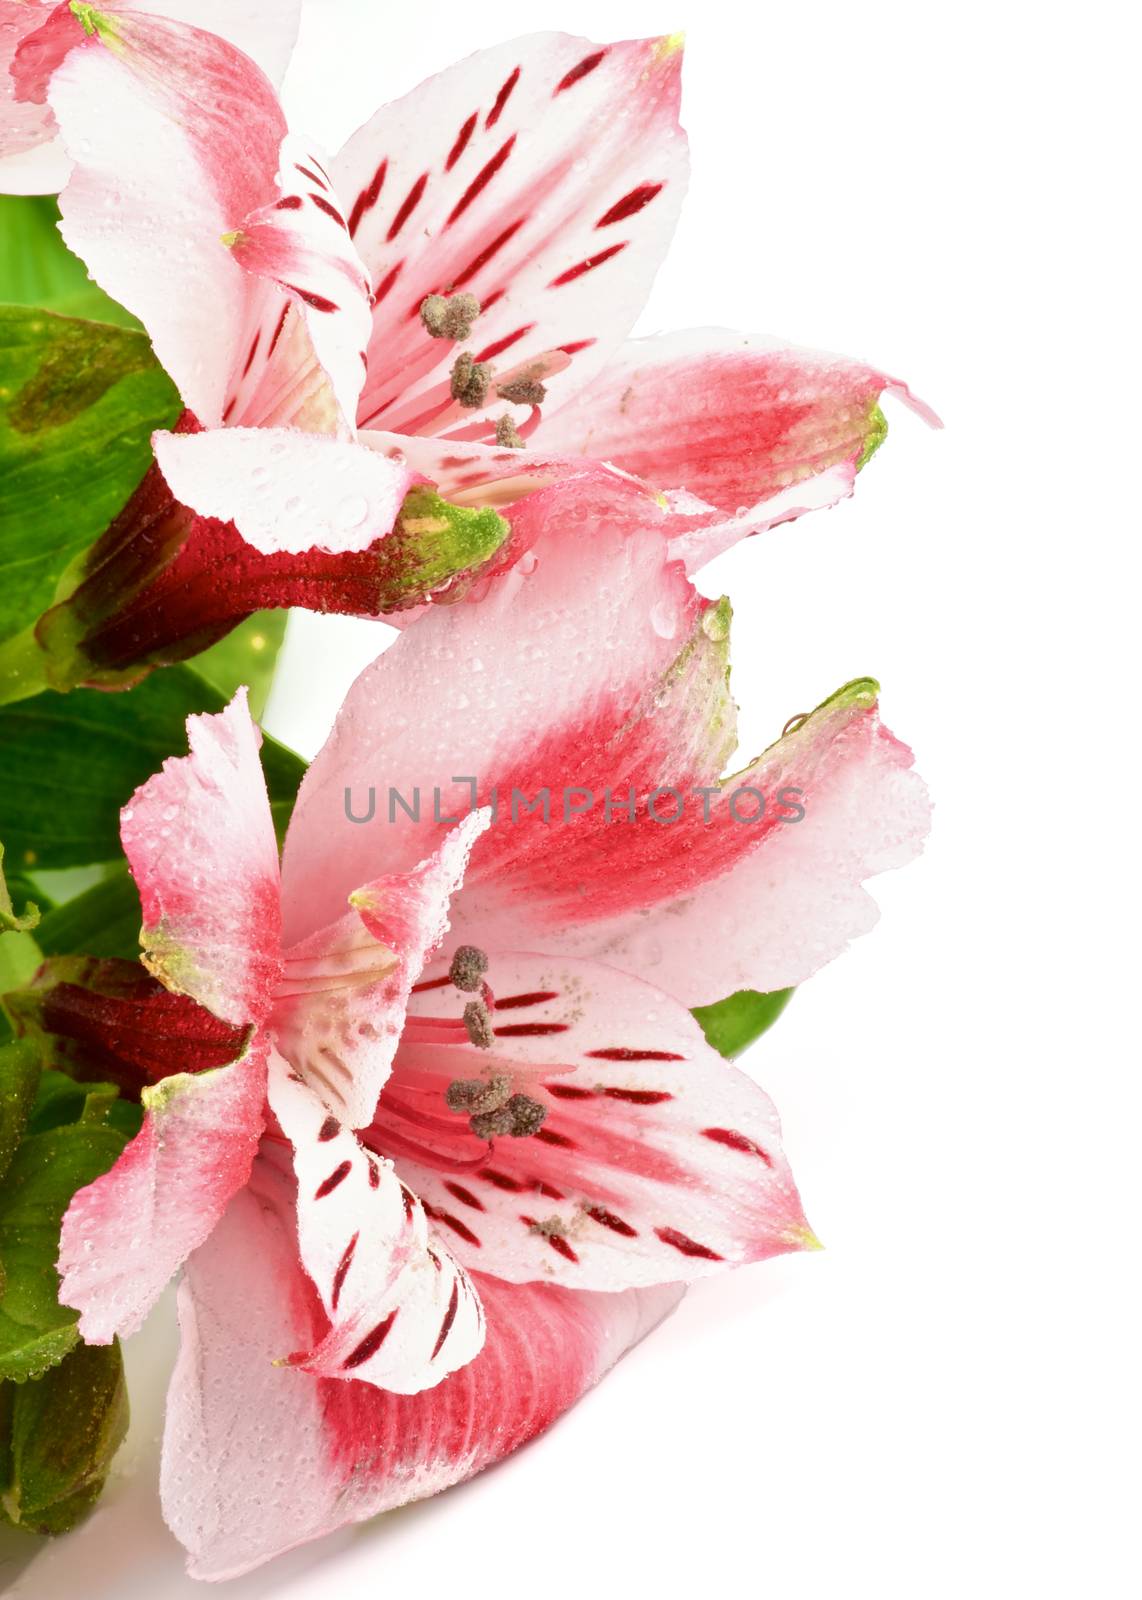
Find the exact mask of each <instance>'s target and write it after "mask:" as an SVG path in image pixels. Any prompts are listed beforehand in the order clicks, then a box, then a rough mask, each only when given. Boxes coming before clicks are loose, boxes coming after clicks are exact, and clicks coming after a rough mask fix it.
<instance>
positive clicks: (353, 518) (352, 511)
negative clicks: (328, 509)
mask: <svg viewBox="0 0 1142 1600" xmlns="http://www.w3.org/2000/svg"><path fill="white" fill-rule="evenodd" d="M368 515H369V502H368V501H367V500H366V499H365V496H364V495H363V494H351V495H349V497H348V498H347V499H345V500H342V502H341V504H340V505H339V506H338V507H337V526H338V527H339V528H345V529H349V528H359V527H360V526H361V524H362V522H364V520H365V518H366V517H367V516H368Z"/></svg>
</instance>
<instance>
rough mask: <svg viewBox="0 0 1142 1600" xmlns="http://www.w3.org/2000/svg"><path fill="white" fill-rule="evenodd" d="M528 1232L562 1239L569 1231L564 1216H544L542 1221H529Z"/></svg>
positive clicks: (546, 1237)
mask: <svg viewBox="0 0 1142 1600" xmlns="http://www.w3.org/2000/svg"><path fill="white" fill-rule="evenodd" d="M527 1231H528V1233H541V1234H542V1235H543V1237H544V1238H545V1239H562V1238H564V1237H565V1236H566V1233H567V1224H566V1223H565V1222H564V1220H563V1218H562V1217H544V1219H543V1221H542V1222H529V1223H528V1226H527Z"/></svg>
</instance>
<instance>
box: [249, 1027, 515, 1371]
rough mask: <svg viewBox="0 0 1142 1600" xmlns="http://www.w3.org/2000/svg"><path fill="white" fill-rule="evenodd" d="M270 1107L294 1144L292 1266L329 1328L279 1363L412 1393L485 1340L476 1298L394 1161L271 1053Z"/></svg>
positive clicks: (287, 1353) (460, 1361)
mask: <svg viewBox="0 0 1142 1600" xmlns="http://www.w3.org/2000/svg"><path fill="white" fill-rule="evenodd" d="M269 1098H270V1107H271V1109H272V1111H273V1113H274V1115H275V1116H276V1118H277V1120H278V1122H279V1123H280V1125H281V1128H282V1131H283V1132H284V1133H285V1135H286V1137H287V1138H288V1139H289V1141H290V1143H291V1144H292V1145H293V1149H294V1171H295V1173H296V1175H297V1185H298V1195H297V1223H298V1238H299V1245H300V1249H301V1259H302V1261H303V1262H304V1264H305V1269H306V1271H307V1272H308V1273H309V1276H310V1277H311V1278H312V1280H313V1282H314V1284H315V1285H316V1287H317V1291H318V1294H319V1295H320V1297H321V1304H322V1306H323V1308H324V1311H325V1315H326V1317H327V1318H328V1319H329V1326H328V1328H327V1330H326V1331H324V1332H323V1334H322V1335H321V1337H320V1338H318V1339H317V1340H316V1341H314V1342H313V1343H308V1342H307V1343H306V1344H305V1345H304V1346H302V1347H301V1348H298V1347H297V1346H293V1345H291V1347H290V1348H289V1349H288V1350H280V1351H278V1352H277V1356H278V1358H279V1359H286V1358H288V1362H289V1365H291V1366H294V1367H300V1368H302V1369H303V1370H304V1371H306V1372H308V1373H312V1374H314V1375H315V1376H320V1377H326V1378H337V1379H352V1380H355V1381H361V1382H364V1383H370V1384H375V1385H376V1386H377V1387H378V1388H381V1389H392V1390H393V1391H394V1392H396V1393H397V1394H416V1393H417V1392H418V1391H419V1390H421V1389H427V1388H431V1387H432V1385H433V1384H436V1383H439V1382H440V1380H441V1379H442V1378H446V1377H447V1376H448V1374H449V1373H450V1372H454V1371H455V1370H456V1368H457V1367H461V1366H463V1365H464V1364H465V1363H466V1362H468V1361H470V1360H471V1359H472V1357H473V1356H474V1355H476V1353H477V1352H478V1351H479V1349H480V1347H481V1345H482V1344H483V1342H484V1317H483V1312H482V1310H481V1308H480V1301H479V1297H478V1296H477V1294H476V1291H475V1289H474V1288H473V1286H472V1283H471V1280H470V1279H469V1277H468V1275H467V1273H466V1272H465V1271H464V1269H463V1268H462V1267H460V1266H458V1265H457V1263H456V1262H455V1260H454V1259H453V1257H452V1255H451V1253H450V1252H449V1250H448V1247H447V1246H446V1245H444V1244H442V1243H441V1242H440V1241H439V1240H436V1241H433V1240H432V1239H431V1238H430V1237H429V1231H428V1221H427V1219H426V1217H425V1214H424V1210H423V1208H422V1207H421V1204H420V1202H419V1200H417V1198H416V1197H415V1195H413V1194H412V1193H411V1192H410V1191H409V1190H408V1189H407V1188H406V1187H405V1186H404V1185H403V1184H402V1183H401V1181H400V1179H399V1178H398V1177H397V1175H396V1173H395V1171H394V1170H393V1166H392V1163H391V1162H389V1161H386V1160H385V1159H384V1158H383V1157H379V1156H376V1155H374V1154H373V1152H372V1151H370V1150H366V1149H365V1148H364V1146H363V1145H362V1144H361V1142H360V1141H359V1140H358V1138H357V1136H356V1135H355V1134H354V1133H352V1132H351V1131H350V1130H349V1129H348V1128H345V1127H343V1126H342V1125H341V1123H339V1122H338V1120H337V1119H336V1117H334V1116H333V1115H332V1114H331V1112H330V1110H329V1107H328V1105H326V1104H323V1102H322V1101H321V1100H320V1099H319V1098H318V1096H317V1095H316V1094H314V1092H313V1091H312V1090H311V1089H310V1088H309V1087H308V1086H307V1085H306V1084H305V1083H304V1082H303V1081H302V1079H301V1077H300V1076H299V1075H298V1074H297V1073H295V1072H294V1071H293V1069H292V1068H291V1067H290V1065H289V1063H288V1062H287V1061H286V1060H285V1059H284V1058H283V1057H282V1056H280V1055H279V1054H278V1053H277V1051H276V1050H275V1051H274V1052H273V1053H272V1054H271V1057H270V1077H269Z"/></svg>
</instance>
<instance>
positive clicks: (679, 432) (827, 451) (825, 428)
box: [535, 329, 931, 513]
mask: <svg viewBox="0 0 1142 1600" xmlns="http://www.w3.org/2000/svg"><path fill="white" fill-rule="evenodd" d="M886 389H887V390H888V391H889V392H891V393H894V394H898V395H900V396H901V398H903V399H904V400H905V401H906V402H907V403H909V404H913V405H914V406H916V408H917V409H920V410H921V411H922V414H927V416H928V417H929V419H930V420H931V413H930V412H927V408H926V407H925V408H921V407H919V406H918V404H917V403H916V402H914V401H912V398H911V396H910V395H909V393H908V390H907V389H906V388H905V387H904V386H903V385H902V384H899V383H897V382H895V380H893V379H891V378H887V377H885V375H884V374H883V373H881V372H877V371H875V370H874V369H873V368H871V367H867V366H864V365H863V364H861V363H860V362H855V361H848V360H846V359H844V358H843V357H840V356H830V355H822V354H821V353H819V352H818V351H813V350H798V349H795V348H793V347H791V346H786V345H779V344H776V343H774V342H772V341H769V340H764V339H751V338H747V337H746V336H745V335H743V334H735V333H729V332H726V331H724V330H722V329H702V330H699V331H695V332H690V333H680V334H669V335H667V336H665V337H660V338H653V339H634V340H632V341H631V342H630V343H628V344H627V345H626V346H624V348H623V349H622V350H621V351H620V352H619V354H618V355H617V357H616V358H615V359H614V360H612V361H611V362H610V363H609V364H608V365H607V368H606V370H605V371H604V372H603V373H601V374H600V376H599V377H598V378H596V379H595V381H594V383H593V384H591V386H590V387H589V388H588V389H586V390H583V391H581V392H580V393H579V394H577V395H576V396H575V397H574V399H572V400H571V401H570V402H569V403H568V404H567V405H564V406H561V407H560V408H559V409H558V411H556V412H554V413H552V412H550V411H549V412H547V413H546V414H545V416H544V419H543V422H542V424H541V425H540V427H539V429H538V431H537V433H536V435H535V446H536V448H537V449H540V450H547V451H551V452H554V453H557V454H565V455H585V454H590V455H592V456H595V457H598V458H600V459H602V460H605V461H610V462H613V463H614V465H615V466H618V467H621V468H623V469H624V470H625V471H627V472H630V473H634V474H635V475H636V476H638V477H641V478H645V479H646V480H647V481H648V482H649V483H652V484H654V485H655V486H656V487H657V488H659V489H684V490H686V491H687V492H688V493H689V494H691V495H693V496H695V497H696V498H697V499H699V500H702V501H705V502H706V503H707V504H708V505H711V506H713V507H715V508H716V509H717V510H719V511H722V512H724V513H734V512H739V513H740V512H745V511H746V510H747V509H748V508H749V507H752V506H754V505H755V504H756V503H757V502H758V501H761V500H767V499H768V498H769V497H770V496H772V495H775V494H777V493H778V492H779V491H781V490H784V489H788V488H790V487H791V486H793V485H796V484H800V483H802V482H804V481H806V480H808V479H812V478H813V477H815V476H816V475H817V474H819V473H822V472H826V471H828V470H829V469H830V468H834V467H838V466H842V465H845V464H850V465H855V464H856V463H857V462H858V461H859V460H860V458H861V457H862V455H863V454H864V453H865V452H866V450H868V449H869V448H870V447H873V446H874V445H875V443H876V442H877V441H878V440H879V438H880V436H881V429H882V421H881V417H880V415H879V413H878V409H877V407H878V402H879V400H880V397H881V395H882V394H883V393H884V391H885V390H886Z"/></svg>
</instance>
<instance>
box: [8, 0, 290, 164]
mask: <svg viewBox="0 0 1142 1600" xmlns="http://www.w3.org/2000/svg"><path fill="white" fill-rule="evenodd" d="M80 9H83V8H82V7H81V8H80ZM113 9H115V10H117V11H119V10H122V11H145V12H148V13H150V14H152V15H154V16H159V17H174V18H178V19H179V20H181V21H192V22H194V23H195V25H196V26H198V27H200V28H205V29H206V30H207V31H208V32H209V33H217V34H220V35H221V36H222V37H223V38H224V39H229V40H230V42H231V43H232V44H236V45H237V46H238V47H239V49H241V50H244V51H245V53H246V54H247V55H248V56H250V57H251V59H252V60H254V61H256V62H257V64H258V66H259V67H261V69H262V71H263V72H264V73H265V74H266V76H267V77H268V78H270V79H271V80H272V81H273V82H274V83H280V82H281V80H282V78H283V76H284V75H285V69H286V65H287V63H288V61H289V58H290V54H291V52H292V50H293V44H294V39H295V37H296V35H297V22H298V14H299V12H300V9H301V6H300V0H270V3H267V0H147V3H146V4H145V5H132V4H131V3H130V0H116V4H115V5H114V8H113ZM58 10H59V8H58V7H57V6H56V4H55V0H0V113H2V120H0V194H56V193H57V192H58V191H59V190H60V189H62V188H63V186H64V184H65V183H66V182H67V176H68V171H69V164H68V160H67V156H66V154H65V153H64V150H63V146H62V144H61V143H60V140H59V139H58V138H57V137H56V126H55V118H54V117H53V116H52V113H51V108H50V107H49V106H47V105H46V104H45V103H43V102H42V101H41V102H39V103H37V102H35V101H28V100H24V99H17V96H16V85H15V83H14V81H13V79H12V76H11V72H10V68H11V66H12V64H13V62H14V60H15V58H16V52H17V50H19V48H20V46H21V45H22V44H23V42H24V40H25V39H27V38H29V37H30V36H31V35H33V34H36V33H38V32H39V31H40V29H41V28H43V26H44V24H45V23H46V22H48V21H49V20H50V19H51V18H52V16H53V14H54V13H57V12H58ZM67 20H68V24H70V25H71V26H74V24H73V23H71V19H70V17H69V18H68V19H67ZM45 47H46V41H39V42H38V43H36V44H34V45H33V46H31V47H29V50H30V55H31V57H32V58H34V57H35V55H36V54H37V53H38V51H39V50H41V49H44V48H45Z"/></svg>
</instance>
